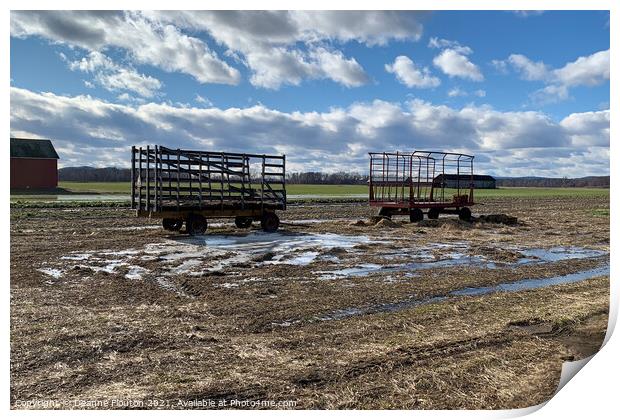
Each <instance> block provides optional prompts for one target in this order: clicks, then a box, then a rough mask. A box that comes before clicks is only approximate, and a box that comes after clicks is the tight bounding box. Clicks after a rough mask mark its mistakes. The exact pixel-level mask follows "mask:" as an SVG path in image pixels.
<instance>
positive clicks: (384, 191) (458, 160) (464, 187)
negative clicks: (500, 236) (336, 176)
mask: <svg viewBox="0 0 620 420" xmlns="http://www.w3.org/2000/svg"><path fill="white" fill-rule="evenodd" d="M369 155H370V176H369V180H368V191H369V193H368V194H369V196H368V201H369V203H370V205H371V206H375V207H380V212H379V214H380V215H382V216H386V217H391V216H392V215H394V214H409V216H410V219H411V221H419V220H422V219H423V217H424V213H423V211H422V209H427V210H428V211H427V215H428V217H429V218H430V219H436V218H437V217H439V214H440V213H455V214H458V215H459V217H460V218H461V219H464V220H469V219H470V218H471V210H470V209H469V207H470V206H472V205H474V204H475V203H474V181H473V180H474V163H473V161H474V156H471V155H466V154H463V153H451V152H435V151H415V152H409V153H402V152H394V153H390V152H378V153H377V152H374V153H369Z"/></svg>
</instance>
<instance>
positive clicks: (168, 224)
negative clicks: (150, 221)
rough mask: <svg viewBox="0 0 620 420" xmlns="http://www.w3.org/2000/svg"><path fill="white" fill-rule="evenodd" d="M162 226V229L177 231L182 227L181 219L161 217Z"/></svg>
mask: <svg viewBox="0 0 620 420" xmlns="http://www.w3.org/2000/svg"><path fill="white" fill-rule="evenodd" d="M161 224H162V226H163V227H164V229H166V230H169V231H172V232H178V231H180V230H181V228H182V227H183V219H168V218H166V219H163V220H162V221H161Z"/></svg>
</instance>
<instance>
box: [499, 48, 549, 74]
mask: <svg viewBox="0 0 620 420" xmlns="http://www.w3.org/2000/svg"><path fill="white" fill-rule="evenodd" d="M508 62H509V63H510V64H511V65H512V66H513V67H514V68H515V69H516V70H517V71H519V72H520V73H521V77H522V78H523V79H525V80H544V79H545V78H547V74H548V72H549V70H548V69H547V66H546V65H545V63H543V62H542V61H537V62H535V61H532V60H530V59H529V58H527V57H526V56H524V55H521V54H511V55H510V56H509V57H508Z"/></svg>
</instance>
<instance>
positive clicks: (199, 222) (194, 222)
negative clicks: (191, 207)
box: [186, 214, 207, 236]
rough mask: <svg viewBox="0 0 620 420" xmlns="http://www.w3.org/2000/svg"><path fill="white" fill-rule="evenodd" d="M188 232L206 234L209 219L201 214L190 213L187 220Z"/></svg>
mask: <svg viewBox="0 0 620 420" xmlns="http://www.w3.org/2000/svg"><path fill="white" fill-rule="evenodd" d="M186 226H187V233H189V234H190V235H192V236H193V235H204V233H205V232H206V231H207V219H205V217H204V216H202V215H200V214H190V215H189V216H188V217H187V221H186Z"/></svg>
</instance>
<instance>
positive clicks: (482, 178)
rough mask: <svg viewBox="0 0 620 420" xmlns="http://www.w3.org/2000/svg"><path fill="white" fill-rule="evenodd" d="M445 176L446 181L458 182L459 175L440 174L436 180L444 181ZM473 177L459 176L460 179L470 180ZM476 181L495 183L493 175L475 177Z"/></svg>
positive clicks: (467, 175)
mask: <svg viewBox="0 0 620 420" xmlns="http://www.w3.org/2000/svg"><path fill="white" fill-rule="evenodd" d="M444 176H445V178H446V180H456V179H457V174H439V175H437V176H436V177H435V179H442V178H443V177H444ZM470 177H471V175H469V174H461V175H458V178H460V179H464V180H467V179H470ZM474 181H495V178H493V177H492V176H491V175H474Z"/></svg>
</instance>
